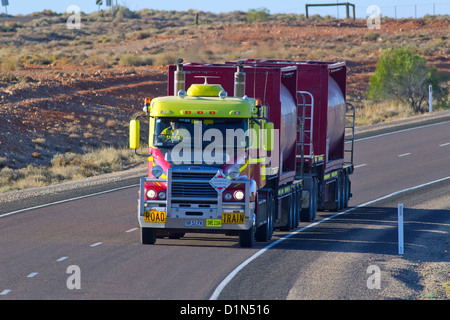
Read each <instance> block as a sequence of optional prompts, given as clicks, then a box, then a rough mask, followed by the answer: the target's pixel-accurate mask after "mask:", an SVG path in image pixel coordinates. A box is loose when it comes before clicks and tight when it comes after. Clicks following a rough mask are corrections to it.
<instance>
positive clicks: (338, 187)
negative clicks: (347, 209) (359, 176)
mask: <svg viewBox="0 0 450 320" xmlns="http://www.w3.org/2000/svg"><path fill="white" fill-rule="evenodd" d="M342 191H343V188H342V177H338V178H337V179H336V182H335V204H336V208H335V209H334V210H333V211H337V212H339V211H342V206H343V201H342V199H343V192H342Z"/></svg>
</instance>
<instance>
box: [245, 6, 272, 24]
mask: <svg viewBox="0 0 450 320" xmlns="http://www.w3.org/2000/svg"><path fill="white" fill-rule="evenodd" d="M269 16H270V11H269V9H267V8H258V9H249V10H248V12H247V21H248V22H250V23H251V22H255V21H259V22H266V21H267V20H269Z"/></svg>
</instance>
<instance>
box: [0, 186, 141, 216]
mask: <svg viewBox="0 0 450 320" xmlns="http://www.w3.org/2000/svg"><path fill="white" fill-rule="evenodd" d="M137 186H139V185H138V184H133V185H130V186H125V187H120V188H115V189H110V190H106V191H101V192H96V193H91V194H87V195H84V196H80V197H75V198H70V199H65V200H60V201H55V202H51V203H46V204H41V205H39V206H35V207H30V208H25V209H20V210H16V211H12V212H8V213H4V214H1V215H0V218H4V217H7V216H11V215H13V214H16V213H21V212H24V211H29V210H34V209H40V208H45V207H48V206H52V205H55V204H60V203H65V202H70V201H75V200H80V199H85V198H89V197H95V196H98V195H101V194H105V193H111V192H114V191H119V190H123V189H128V188H132V187H137Z"/></svg>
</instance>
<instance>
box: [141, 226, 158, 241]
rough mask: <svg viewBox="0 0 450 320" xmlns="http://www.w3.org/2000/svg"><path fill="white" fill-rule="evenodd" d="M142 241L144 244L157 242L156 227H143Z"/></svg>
mask: <svg viewBox="0 0 450 320" xmlns="http://www.w3.org/2000/svg"><path fill="white" fill-rule="evenodd" d="M141 242H142V244H155V242H156V229H154V228H143V227H141Z"/></svg>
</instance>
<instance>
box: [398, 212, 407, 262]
mask: <svg viewBox="0 0 450 320" xmlns="http://www.w3.org/2000/svg"><path fill="white" fill-rule="evenodd" d="M404 252H405V248H404V241H403V203H399V204H398V254H399V255H402V254H403V253H404Z"/></svg>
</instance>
